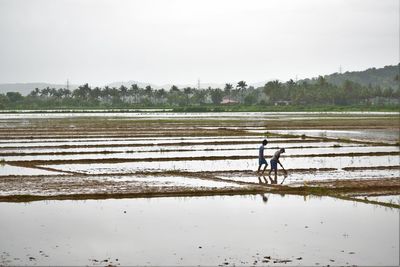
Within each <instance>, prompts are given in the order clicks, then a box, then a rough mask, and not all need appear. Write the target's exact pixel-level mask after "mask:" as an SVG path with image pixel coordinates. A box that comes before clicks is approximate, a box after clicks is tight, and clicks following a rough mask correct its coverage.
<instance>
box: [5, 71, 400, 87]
mask: <svg viewBox="0 0 400 267" xmlns="http://www.w3.org/2000/svg"><path fill="white" fill-rule="evenodd" d="M399 68H400V64H398V65H395V66H385V67H383V68H378V69H377V68H370V69H367V70H364V71H350V72H349V71H347V72H345V73H341V74H340V73H333V74H329V75H325V76H324V77H325V78H326V80H327V82H328V83H333V84H335V85H342V84H343V82H344V81H345V80H350V81H353V82H356V83H359V84H361V85H364V86H368V85H372V86H380V87H382V88H389V87H391V88H393V89H395V90H398V89H399ZM396 77H397V78H396ZM396 79H397V80H396ZM302 81H307V82H310V83H313V82H315V81H316V78H311V79H304V80H300V81H299V82H302ZM230 83H232V84H233V86H235V85H236V83H234V82H230ZM265 83H266V82H258V83H248V85H249V86H254V87H256V88H257V87H262V86H264V84H265ZM132 84H137V85H138V86H139V87H141V88H144V87H146V86H147V85H150V86H151V87H152V88H153V89H160V88H164V89H166V90H169V89H170V88H171V86H172V84H164V85H156V84H151V83H146V82H138V81H134V80H130V81H126V82H113V83H109V84H107V85H106V86H109V87H116V88H119V87H120V86H121V85H124V86H126V87H128V88H129V87H130V86H131V85H132ZM176 86H178V88H185V87H192V88H197V84H176ZM224 86H225V84H222V83H221V84H219V83H201V84H200V87H201V88H202V89H205V88H208V87H211V88H221V89H223V88H224ZM46 87H50V88H56V89H58V88H65V87H66V85H65V84H49V83H5V84H0V93H3V94H4V93H6V92H20V93H21V94H22V95H27V94H29V93H30V92H31V91H32V90H34V89H35V88H39V89H43V88H46ZM76 88H78V85H70V90H74V89H76Z"/></svg>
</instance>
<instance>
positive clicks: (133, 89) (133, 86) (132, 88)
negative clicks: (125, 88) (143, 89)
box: [129, 84, 139, 104]
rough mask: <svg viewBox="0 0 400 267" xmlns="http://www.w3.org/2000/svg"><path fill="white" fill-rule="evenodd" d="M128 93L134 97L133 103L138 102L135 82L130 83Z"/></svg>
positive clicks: (137, 88)
mask: <svg viewBox="0 0 400 267" xmlns="http://www.w3.org/2000/svg"><path fill="white" fill-rule="evenodd" d="M129 94H130V95H133V96H134V97H135V104H137V102H138V94H139V86H138V85H137V84H132V85H131V88H130V89H129Z"/></svg>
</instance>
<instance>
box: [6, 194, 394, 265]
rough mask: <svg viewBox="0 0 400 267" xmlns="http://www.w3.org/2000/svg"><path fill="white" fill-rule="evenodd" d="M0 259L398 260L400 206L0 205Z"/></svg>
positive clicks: (278, 202) (295, 199) (244, 199)
mask: <svg viewBox="0 0 400 267" xmlns="http://www.w3.org/2000/svg"><path fill="white" fill-rule="evenodd" d="M0 212H1V214H7V216H1V218H0V228H1V229H2V231H1V238H0V264H3V265H71V266H72V265H99V266H104V265H108V264H111V265H122V266H125V265H149V266H154V265H163V266H165V265H167V266H176V265H184V266H194V265H206V266H217V265H228V266H233V265H256V266H258V265H260V266H261V265H272V266H273V265H278V266H281V265H283V264H285V265H294V266H298V265H306V266H310V265H375V266H383V265H385V266H394V265H398V264H399V227H398V225H399V210H397V209H390V208H384V207H379V206H374V205H369V204H364V203H356V202H349V201H343V200H337V199H333V198H329V197H322V198H315V197H310V198H303V197H300V196H279V195H268V194H266V195H255V196H225V197H218V196H216V197H199V198H194V197H189V198H154V199H120V200H102V201H95V200H89V201H40V202H34V203H29V204H16V203H0Z"/></svg>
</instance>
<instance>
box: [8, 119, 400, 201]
mask: <svg viewBox="0 0 400 267" xmlns="http://www.w3.org/2000/svg"><path fill="white" fill-rule="evenodd" d="M101 115H103V116H101ZM349 125H351V127H350V126H349ZM398 127H399V120H398V113H336V112H331V113H301V112H300V113H284V112H283V113H249V112H247V113H246V112H243V113H165V112H164V113H162V112H161V113H144V112H137V113H135V112H131V113H101V112H94V113H51V112H50V113H6V114H0V160H1V164H0V178H2V179H1V180H2V181H1V182H0V184H1V185H2V190H1V192H0V198H1V197H3V199H4V197H6V196H7V197H10V196H13V195H14V196H15V195H17V196H18V195H35V196H42V197H44V198H45V197H46V196H47V195H52V196H54V195H57V194H70V195H71V194H72V192H73V194H79V193H82V194H89V193H90V194H92V195H93V194H103V195H106V196H107V195H110V196H111V195H112V194H116V193H128V192H132V193H138V192H153V193H154V194H155V193H157V194H158V193H162V192H174V191H175V190H177V191H179V192H182V191H184V190H187V191H188V192H190V193H193V192H197V191H198V192H204V191H210V192H211V191H213V190H214V191H215V193H218V192H220V191H222V190H223V187H220V186H216V187H214V186H213V185H214V183H217V182H219V183H223V184H224V185H226V188H229V190H228V191H232V189H234V190H233V191H235V190H236V191H237V192H238V193H239V192H240V193H246V191H248V190H250V191H253V190H254V188H258V189H259V190H269V189H270V188H269V185H271V184H278V181H275V180H274V179H273V180H271V179H270V178H269V177H268V176H267V175H266V174H267V173H265V174H264V175H258V174H257V173H255V171H256V170H257V167H258V160H257V155H258V147H259V145H260V142H261V141H262V140H263V139H264V138H267V139H268V140H269V144H268V145H267V147H266V150H265V155H266V158H268V159H269V158H270V157H271V156H272V155H273V153H274V152H275V151H276V150H277V149H279V148H281V147H284V148H286V153H285V154H284V155H283V156H282V158H281V162H282V163H283V164H284V166H285V167H286V169H287V170H288V173H289V175H288V176H282V175H281V174H280V175H279V184H282V185H285V186H298V185H299V184H301V183H303V184H304V183H306V182H309V181H322V180H336V179H340V180H344V179H348V180H351V179H359V180H365V179H382V181H384V180H385V179H393V178H399V171H400V168H399V165H400V158H399V151H400V150H399V139H398V138H397V139H396V138H395V136H396V134H397V137H398V135H399V129H398ZM332 128H334V129H332ZM267 172H268V170H267ZM110 177H114V178H115V177H119V178H117V179H114V178H110ZM144 177H147V178H148V181H146V179H145V178H144ZM157 177H158V179H157ZM177 177H179V178H177ZM151 179H155V180H154V181H152V182H151V183H152V184H154V183H158V185H159V186H158V187H157V186H149V185H148V182H149V181H150V180H151ZM168 179H170V181H169V182H166V181H167V180H168ZM194 179H198V180H199V181H201V183H190V182H189V181H192V180H194ZM260 181H261V182H260ZM113 182H114V184H113ZM207 183H209V184H208V185H207ZM29 184H31V185H33V186H28V185H29ZM80 184H81V185H82V186H79V185H80ZM182 184H184V185H186V187H185V186H182ZM200 184H201V185H200ZM83 185H85V186H83ZM260 186H262V188H261V187H260ZM18 187H19V188H18ZM40 188H41V189H40ZM68 188H70V190H68ZM146 188H150V189H149V190H148V189H146ZM59 189H60V190H59ZM61 189H63V190H61ZM145 189H146V190H145ZM80 190H81V192H80Z"/></svg>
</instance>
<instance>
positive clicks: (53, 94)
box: [0, 76, 400, 109]
mask: <svg viewBox="0 0 400 267" xmlns="http://www.w3.org/2000/svg"><path fill="white" fill-rule="evenodd" d="M399 99H400V90H399V89H396V90H394V89H393V88H391V87H389V88H385V89H382V88H381V87H379V86H371V85H369V86H362V85H360V84H358V83H355V82H351V81H348V80H346V81H344V82H343V83H342V84H341V85H335V84H331V83H328V82H327V80H326V79H325V78H324V77H322V76H320V77H318V78H317V79H314V80H313V81H312V82H308V81H301V82H295V81H293V80H289V81H287V82H280V81H278V80H275V81H270V82H268V83H266V84H265V85H264V86H263V87H259V88H254V87H252V86H248V85H247V84H246V82H245V81H240V82H238V83H237V84H236V85H233V84H229V83H227V84H225V87H224V88H210V87H209V88H207V89H195V88H192V87H185V88H178V87H177V86H172V87H171V88H169V90H166V89H154V88H152V87H151V86H146V87H145V88H141V87H139V86H138V85H136V84H132V85H131V86H130V87H129V88H127V87H125V86H120V87H119V88H114V87H112V88H110V87H107V86H106V87H104V88H100V87H94V88H92V87H90V86H89V85H88V84H84V85H82V86H79V87H78V88H77V89H75V90H72V91H71V90H68V89H66V88H59V89H56V88H44V89H41V90H40V89H38V88H36V89H35V90H33V91H31V92H30V93H29V94H28V95H27V96H22V95H21V94H20V93H17V92H8V93H6V94H0V109H46V108H138V107H187V106H198V105H207V104H209V105H221V104H226V105H262V106H264V105H265V106H268V105H340V106H346V105H386V104H398V103H399Z"/></svg>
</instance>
